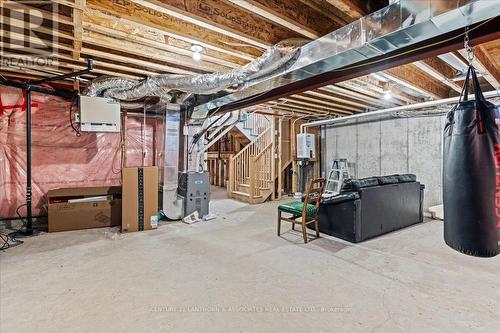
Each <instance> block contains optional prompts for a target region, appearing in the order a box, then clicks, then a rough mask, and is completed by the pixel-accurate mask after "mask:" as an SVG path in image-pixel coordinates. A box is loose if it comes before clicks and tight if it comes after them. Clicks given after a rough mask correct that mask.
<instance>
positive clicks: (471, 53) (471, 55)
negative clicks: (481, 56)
mask: <svg viewBox="0 0 500 333" xmlns="http://www.w3.org/2000/svg"><path fill="white" fill-rule="evenodd" d="M464 48H465V51H467V60H468V61H469V66H472V60H474V50H473V49H472V47H470V45H469V27H468V26H467V27H466V28H465V37H464Z"/></svg>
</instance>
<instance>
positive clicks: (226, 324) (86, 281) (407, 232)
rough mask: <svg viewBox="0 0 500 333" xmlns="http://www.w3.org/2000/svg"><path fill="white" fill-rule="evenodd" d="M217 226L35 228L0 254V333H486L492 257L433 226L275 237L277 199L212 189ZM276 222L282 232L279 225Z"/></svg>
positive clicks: (498, 266)
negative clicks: (358, 235)
mask: <svg viewBox="0 0 500 333" xmlns="http://www.w3.org/2000/svg"><path fill="white" fill-rule="evenodd" d="M213 198H214V200H213V201H212V211H213V212H215V213H216V214H218V218H217V219H216V220H213V221H210V222H203V223H198V224H195V225H186V224H182V223H179V222H174V223H167V224H164V225H162V226H161V227H160V228H159V229H158V230H153V231H149V232H142V233H134V234H126V235H120V234H115V233H114V232H113V231H112V230H110V229H94V230H82V231H75V232H64V233H55V234H43V235H40V236H38V237H35V238H31V239H28V240H27V241H26V243H25V244H23V245H20V246H17V247H14V248H11V249H9V250H7V251H6V252H4V253H1V254H0V256H1V264H0V278H1V281H0V283H1V284H0V287H1V290H0V296H1V297H0V331H1V332H2V333H7V332H125V331H130V332H160V331H162V332H168V331H171V332H295V331H297V332H440V333H442V332H488V333H491V332H495V331H498V328H499V327H500V284H499V281H500V280H499V278H500V257H497V258H493V259H478V258H473V257H468V256H465V255H461V254H459V253H457V252H454V251H452V250H451V249H449V248H448V247H446V245H445V244H444V242H443V240H442V229H443V225H442V223H441V222H436V221H432V222H428V223H424V224H421V225H418V226H414V227H411V228H407V229H404V230H401V231H399V232H394V233H392V234H389V235H386V236H383V237H379V238H376V239H373V240H371V241H367V242H364V243H362V244H359V245H353V244H350V243H346V242H343V241H340V240H337V239H334V238H331V237H323V238H320V239H318V240H314V241H312V242H310V243H308V244H306V245H304V244H303V243H302V239H301V235H300V234H299V233H298V232H286V233H285V234H284V235H283V237H282V238H279V237H277V236H276V222H275V217H276V206H277V203H274V202H269V203H265V204H263V205H259V206H248V205H245V204H242V203H239V202H236V201H232V200H229V199H224V193H223V192H221V191H215V193H214V194H213ZM284 229H285V230H289V225H287V226H286V227H285V228H284Z"/></svg>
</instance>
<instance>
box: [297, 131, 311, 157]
mask: <svg viewBox="0 0 500 333" xmlns="http://www.w3.org/2000/svg"><path fill="white" fill-rule="evenodd" d="M315 147H316V146H315V144H314V134H311V133H300V134H297V158H315V157H316V149H315Z"/></svg>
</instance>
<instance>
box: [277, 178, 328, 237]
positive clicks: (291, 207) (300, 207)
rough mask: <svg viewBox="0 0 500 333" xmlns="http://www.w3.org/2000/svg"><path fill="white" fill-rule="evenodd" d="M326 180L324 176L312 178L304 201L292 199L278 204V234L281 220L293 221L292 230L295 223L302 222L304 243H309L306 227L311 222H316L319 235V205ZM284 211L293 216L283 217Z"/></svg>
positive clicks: (315, 225) (317, 234)
mask: <svg viewBox="0 0 500 333" xmlns="http://www.w3.org/2000/svg"><path fill="white" fill-rule="evenodd" d="M325 182H326V180H325V179H323V178H319V179H313V180H311V182H310V183H309V188H308V189H307V192H306V196H305V199H304V202H301V201H292V202H289V203H286V204H282V205H279V206H278V236H279V235H280V229H281V221H287V222H291V223H292V230H295V223H300V224H302V236H303V237H304V243H307V232H306V228H307V225H308V224H309V223H314V227H315V229H316V237H317V238H318V237H319V226H318V207H319V202H320V200H321V195H322V194H323V190H324V187H325ZM282 213H288V214H292V216H291V217H282V216H281V214H282ZM298 218H302V219H301V221H297V219H298Z"/></svg>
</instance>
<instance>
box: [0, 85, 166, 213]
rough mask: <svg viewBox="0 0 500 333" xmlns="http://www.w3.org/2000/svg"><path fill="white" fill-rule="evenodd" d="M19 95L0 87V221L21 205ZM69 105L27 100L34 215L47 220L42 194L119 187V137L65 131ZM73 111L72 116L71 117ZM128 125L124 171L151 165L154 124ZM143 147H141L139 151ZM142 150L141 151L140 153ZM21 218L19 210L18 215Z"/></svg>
mask: <svg viewBox="0 0 500 333" xmlns="http://www.w3.org/2000/svg"><path fill="white" fill-rule="evenodd" d="M24 103H25V97H24V95H23V93H22V91H21V90H20V89H16V88H11V87H5V86H0V218H8V217H14V216H15V215H16V208H17V207H19V206H20V205H22V204H24V203H25V187H26V126H25V125H26V124H25V117H26V113H25V112H26V111H25V107H24ZM71 104H72V103H71V101H67V100H64V99H62V98H59V97H54V96H49V95H43V94H38V93H33V94H32V104H31V106H32V177H33V184H32V192H33V214H34V215H46V209H45V205H46V204H47V199H46V194H47V191H48V190H50V189H54V188H61V187H80V186H82V187H83V186H103V185H119V184H120V179H121V148H120V147H121V139H120V137H121V135H120V134H119V133H81V136H77V135H76V132H75V131H74V130H73V129H72V128H71V126H70V107H71ZM75 111H77V110H75V108H73V110H72V113H73V115H74V113H75ZM142 127H143V125H142V118H133V117H128V120H127V138H126V141H127V166H138V165H141V164H142V159H143V158H142V157H143V153H144V165H153V163H154V154H153V151H154V144H155V142H154V136H155V130H156V128H157V122H156V120H154V119H148V120H147V122H146V126H145V128H144V131H143V128H142ZM143 141H144V145H143ZM143 146H144V147H145V150H146V151H144V152H143ZM20 213H21V214H22V215H24V214H25V210H24V208H21V209H20Z"/></svg>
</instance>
